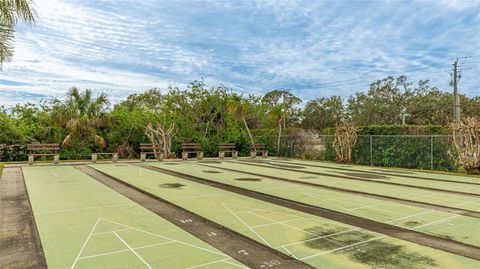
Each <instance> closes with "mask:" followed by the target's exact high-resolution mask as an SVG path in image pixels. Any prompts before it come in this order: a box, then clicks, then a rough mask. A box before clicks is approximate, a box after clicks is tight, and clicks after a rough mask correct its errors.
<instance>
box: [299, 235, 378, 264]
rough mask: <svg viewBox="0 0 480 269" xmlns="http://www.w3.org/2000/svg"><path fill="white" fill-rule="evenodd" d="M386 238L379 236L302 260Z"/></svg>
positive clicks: (304, 258)
mask: <svg viewBox="0 0 480 269" xmlns="http://www.w3.org/2000/svg"><path fill="white" fill-rule="evenodd" d="M384 237H386V235H382V236H377V237H374V238H370V239H368V240H365V241H361V242H357V243H354V244H351V245H348V246H344V247H340V248H336V249H332V250H328V251H324V252H320V253H316V254H312V255H309V256H306V257H303V258H301V259H300V260H302V261H303V260H306V259H310V258H313V257H317V256H321V255H325V254H328V253H331V252H335V251H339V250H343V249H347V248H350V247H354V246H358V245H362V244H365V243H368V242H372V241H375V240H378V239H382V238H384Z"/></svg>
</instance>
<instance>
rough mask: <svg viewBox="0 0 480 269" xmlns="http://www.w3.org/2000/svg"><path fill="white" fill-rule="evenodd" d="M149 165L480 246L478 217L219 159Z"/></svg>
mask: <svg viewBox="0 0 480 269" xmlns="http://www.w3.org/2000/svg"><path fill="white" fill-rule="evenodd" d="M149 165H151V166H154V167H160V168H162V169H167V170H170V171H175V172H180V173H188V174H189V175H193V176H196V177H200V178H203V179H207V180H213V181H217V182H220V183H223V184H229V185H233V186H237V187H241V188H246V189H249V190H253V191H257V192H262V193H266V194H270V195H273V196H276V197H281V198H287V199H290V200H294V201H299V202H302V203H305V204H310V205H314V206H319V207H322V208H327V209H331V210H334V211H338V212H343V213H347V214H350V215H354V216H358V217H362V218H367V219H372V220H375V221H380V222H384V223H389V224H393V225H396V226H400V227H403V228H407V229H412V230H416V231H421V232H424V233H427V234H431V235H435V236H440V237H443V238H448V239H452V240H455V241H458V242H463V243H466V244H471V245H475V246H480V219H479V218H472V217H467V216H462V215H457V214H451V213H447V212H441V211H435V210H430V209H425V208H418V207H414V206H408V205H403V204H397V203H394V202H387V201H379V200H376V199H372V198H367V197H363V196H360V195H354V194H346V193H341V192H337V191H329V190H322V189H318V188H315V187H310V186H305V185H299V184H295V183H290V182H283V181H278V180H273V179H268V178H265V177H260V176H251V175H249V174H247V173H240V172H232V171H225V170H222V169H215V168H221V166H222V164H221V163H211V164H202V163H196V162H187V163H182V165H169V164H168V163H162V162H157V163H150V164H149ZM479 209H480V208H479Z"/></svg>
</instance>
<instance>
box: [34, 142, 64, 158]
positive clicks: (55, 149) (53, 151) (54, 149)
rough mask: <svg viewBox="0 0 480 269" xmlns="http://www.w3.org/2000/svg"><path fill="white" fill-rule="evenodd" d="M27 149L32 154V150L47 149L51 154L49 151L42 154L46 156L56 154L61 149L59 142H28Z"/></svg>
mask: <svg viewBox="0 0 480 269" xmlns="http://www.w3.org/2000/svg"><path fill="white" fill-rule="evenodd" d="M27 150H28V151H29V153H30V154H32V152H38V151H42V152H45V151H47V152H51V154H48V153H47V154H41V155H45V156H48V155H56V154H57V153H58V151H59V150H60V145H59V144H28V145H27Z"/></svg>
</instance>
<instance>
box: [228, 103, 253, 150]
mask: <svg viewBox="0 0 480 269" xmlns="http://www.w3.org/2000/svg"><path fill="white" fill-rule="evenodd" d="M227 108H228V111H229V112H230V113H232V114H233V116H234V117H235V119H237V120H241V121H243V124H244V125H245V129H246V130H247V133H248V136H249V137H250V142H251V143H252V147H253V150H254V151H256V149H255V143H254V142H253V136H252V133H251V132H250V128H248V124H247V120H246V119H245V112H246V111H247V110H248V109H249V103H248V102H246V101H245V100H244V99H243V98H242V96H240V95H236V94H235V95H233V96H232V97H230V99H229V100H228V103H227Z"/></svg>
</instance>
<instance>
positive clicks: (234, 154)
mask: <svg viewBox="0 0 480 269" xmlns="http://www.w3.org/2000/svg"><path fill="white" fill-rule="evenodd" d="M232 158H233V159H236V158H238V151H234V152H232Z"/></svg>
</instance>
